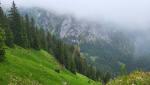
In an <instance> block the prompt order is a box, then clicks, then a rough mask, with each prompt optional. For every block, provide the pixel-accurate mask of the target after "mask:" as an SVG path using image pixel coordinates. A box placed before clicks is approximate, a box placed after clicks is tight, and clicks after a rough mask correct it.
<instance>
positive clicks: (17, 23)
mask: <svg viewBox="0 0 150 85" xmlns="http://www.w3.org/2000/svg"><path fill="white" fill-rule="evenodd" d="M9 27H10V29H11V30H12V32H13V35H14V43H15V44H17V45H19V46H23V47H24V42H23V27H22V25H21V17H20V14H19V12H18V10H17V7H16V5H15V2H14V1H13V4H12V7H11V10H10V11H9Z"/></svg>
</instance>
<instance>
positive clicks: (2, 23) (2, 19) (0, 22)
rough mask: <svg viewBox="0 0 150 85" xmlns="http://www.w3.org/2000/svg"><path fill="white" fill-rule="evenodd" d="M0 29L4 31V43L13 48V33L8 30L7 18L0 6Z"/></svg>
mask: <svg viewBox="0 0 150 85" xmlns="http://www.w3.org/2000/svg"><path fill="white" fill-rule="evenodd" d="M0 27H2V29H3V30H4V31H5V37H6V39H5V43H6V45H7V46H9V47H13V33H12V30H11V29H10V28H9V25H8V18H7V16H6V15H5V14H4V12H3V9H2V7H1V5H0Z"/></svg>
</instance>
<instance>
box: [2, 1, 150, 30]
mask: <svg viewBox="0 0 150 85" xmlns="http://www.w3.org/2000/svg"><path fill="white" fill-rule="evenodd" d="M14 1H15V2H16V4H17V6H26V7H32V6H37V7H41V8H45V9H48V10H55V11H57V12H60V13H70V14H74V15H75V16H77V17H80V18H87V19H91V20H96V21H101V20H104V21H110V22H113V23H117V24H119V25H122V26H128V28H129V29H147V28H149V27H150V26H149V23H150V0H14ZM1 2H2V3H3V5H5V6H10V5H11V2H12V0H1Z"/></svg>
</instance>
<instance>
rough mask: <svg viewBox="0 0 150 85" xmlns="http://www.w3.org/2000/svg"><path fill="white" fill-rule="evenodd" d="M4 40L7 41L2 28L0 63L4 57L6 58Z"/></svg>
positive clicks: (0, 35)
mask: <svg viewBox="0 0 150 85" xmlns="http://www.w3.org/2000/svg"><path fill="white" fill-rule="evenodd" d="M4 40H5V37H4V31H3V30H2V28H1V27H0V61H2V60H3V59H4V56H5V50H4Z"/></svg>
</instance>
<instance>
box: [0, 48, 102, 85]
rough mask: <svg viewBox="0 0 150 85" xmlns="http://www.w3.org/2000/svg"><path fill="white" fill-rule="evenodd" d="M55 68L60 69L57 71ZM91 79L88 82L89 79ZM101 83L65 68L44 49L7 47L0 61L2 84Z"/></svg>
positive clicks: (53, 84) (78, 84) (61, 84)
mask: <svg viewBox="0 0 150 85" xmlns="http://www.w3.org/2000/svg"><path fill="white" fill-rule="evenodd" d="M55 69H59V70H60V72H59V73H57V72H56V71H55ZM89 80H90V81H91V82H90V83H88V81H89ZM64 84H67V85H101V84H100V83H99V82H95V81H93V80H91V79H89V78H87V77H85V76H83V75H81V74H79V73H77V74H76V75H75V74H73V73H71V72H70V71H68V70H66V69H65V68H63V67H62V66H61V65H60V64H59V63H58V61H57V60H56V59H55V58H54V56H52V55H50V54H49V53H47V52H46V51H44V50H33V49H28V50H26V49H24V48H22V47H18V46H17V47H15V48H7V50H6V59H5V62H2V63H0V85H64Z"/></svg>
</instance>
